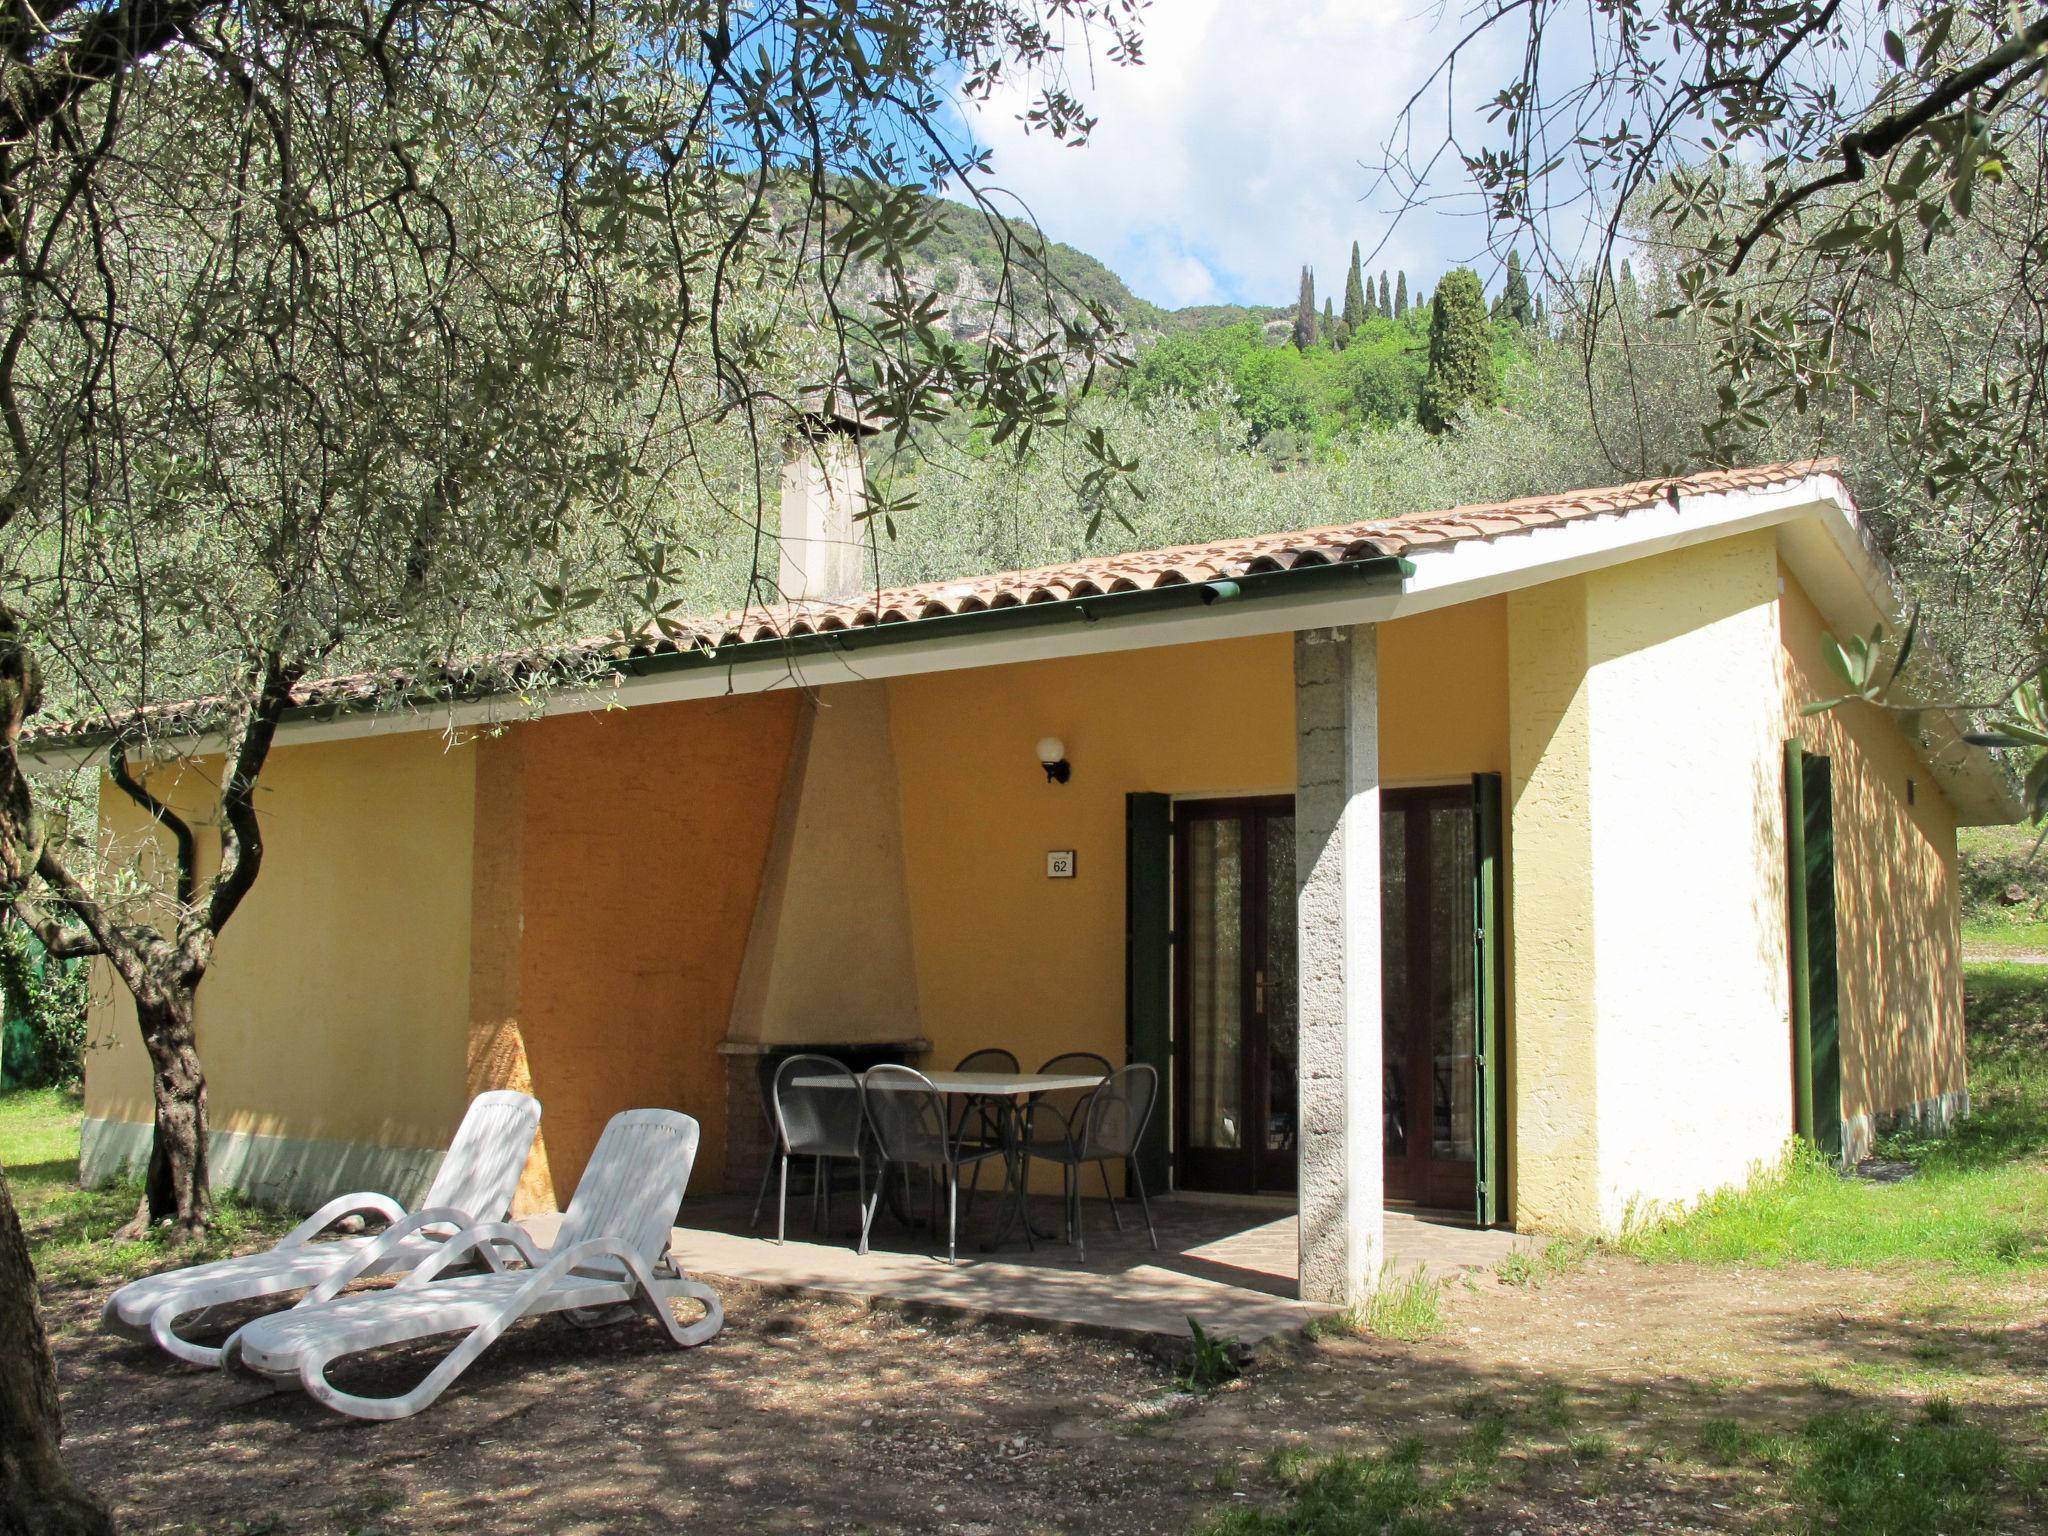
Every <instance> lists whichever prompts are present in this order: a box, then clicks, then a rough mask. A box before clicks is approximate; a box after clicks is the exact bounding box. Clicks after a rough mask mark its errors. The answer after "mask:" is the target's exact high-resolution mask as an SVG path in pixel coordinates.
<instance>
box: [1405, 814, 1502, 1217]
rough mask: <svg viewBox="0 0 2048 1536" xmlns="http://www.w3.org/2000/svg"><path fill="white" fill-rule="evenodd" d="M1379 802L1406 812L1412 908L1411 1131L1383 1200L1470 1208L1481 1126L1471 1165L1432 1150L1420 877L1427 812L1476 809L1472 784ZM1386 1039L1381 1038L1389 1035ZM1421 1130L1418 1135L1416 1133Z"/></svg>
mask: <svg viewBox="0 0 2048 1536" xmlns="http://www.w3.org/2000/svg"><path fill="white" fill-rule="evenodd" d="M1380 803H1381V808H1382V811H1384V810H1385V809H1386V808H1388V807H1389V806H1390V805H1399V806H1401V807H1402V808H1403V809H1404V810H1405V811H1407V812H1408V814H1407V815H1406V816H1405V817H1404V830H1405V835H1406V838H1407V841H1406V843H1405V845H1404V847H1403V850H1402V858H1403V861H1404V862H1405V864H1406V866H1407V872H1408V878H1407V881H1406V899H1407V907H1408V910H1407V912H1406V914H1405V918H1406V920H1405V922H1404V924H1403V933H1404V935H1405V938H1406V951H1407V954H1406V958H1407V974H1408V978H1409V1008H1408V1018H1407V1020H1406V1026H1407V1027H1406V1030H1405V1033H1404V1043H1405V1047H1406V1057H1407V1060H1406V1061H1405V1062H1404V1063H1403V1072H1404V1075H1405V1076H1406V1078H1407V1080H1408V1088H1409V1103H1408V1105H1407V1114H1408V1124H1407V1129H1406V1135H1407V1145H1406V1149H1405V1151H1404V1152H1403V1154H1402V1155H1401V1157H1400V1158H1398V1159H1396V1158H1395V1157H1394V1156H1393V1155H1392V1154H1391V1153H1389V1154H1386V1163H1385V1174H1384V1178H1383V1182H1384V1184H1385V1187H1386V1198H1387V1199H1388V1201H1389V1202H1390V1203H1394V1204H1400V1205H1412V1206H1416V1207H1418V1208H1420V1209H1423V1210H1445V1211H1451V1210H1470V1209H1471V1208H1472V1206H1473V1203H1474V1197H1475V1191H1476V1188H1477V1181H1478V1159H1477V1156H1476V1153H1477V1149H1478V1146H1477V1144H1478V1137H1477V1132H1478V1127H1477V1126H1476V1125H1475V1127H1474V1151H1475V1156H1474V1158H1473V1160H1472V1161H1471V1162H1469V1163H1464V1164H1460V1163H1458V1162H1457V1161H1455V1160H1452V1159H1438V1158H1437V1157H1436V1155H1435V1152H1434V1150H1433V1148H1434V1143H1435V1135H1436V1096H1435V1094H1436V1072H1435V1042H1434V1040H1433V1039H1432V1038H1431V1036H1432V1031H1433V1029H1434V1021H1433V1020H1432V1019H1431V1017H1430V1010H1429V1007H1428V988H1427V985H1426V978H1427V975H1428V971H1429V961H1430V956H1431V952H1432V951H1433V949H1434V948H1435V945H1436V943H1437V939H1438V936H1437V935H1436V934H1434V933H1433V932H1432V931H1431V927H1430V922H1429V918H1430V895H1431V886H1430V884H1429V882H1428V881H1427V880H1422V879H1417V878H1416V877H1417V875H1418V874H1421V875H1427V874H1428V873H1429V859H1428V852H1429V841H1430V830H1429V817H1428V814H1427V813H1428V811H1429V809H1431V808H1432V807H1435V806H1447V807H1450V808H1453V809H1459V810H1464V811H1466V812H1468V813H1469V812H1472V811H1474V810H1475V808H1476V804H1477V801H1476V796H1475V793H1474V789H1473V785H1472V781H1471V780H1470V779H1466V780H1463V781H1458V780H1452V781H1449V782H1446V783H1441V784H1413V785H1403V786H1401V787H1399V788H1382V789H1381V791H1380ZM1417 810H1420V811H1421V812H1422V813H1423V814H1420V815H1417V814H1415V811H1417ZM1478 853H1479V851H1478V848H1477V846H1476V840H1475V847H1474V849H1473V858H1474V861H1475V866H1476V862H1477V859H1478ZM1460 899H1461V900H1462V899H1468V897H1467V893H1466V892H1460ZM1454 958H1463V957H1454ZM1474 985H1475V992H1474V996H1473V1010H1474V1011H1473V1021H1472V1023H1473V1033H1474V1041H1473V1044H1474V1049H1475V1052H1476V1051H1477V1049H1478V1046H1479V1041H1478V1038H1477V1036H1478V1031H1479V1028H1480V1025H1481V1017H1480V1013H1479V999H1478V995H1477V991H1476V986H1477V980H1476V977H1475V982H1474ZM1382 1006H1384V1004H1383V1005H1382ZM1382 1038H1384V1035H1383V1036H1382ZM1418 1061H1420V1062H1423V1063H1424V1064H1425V1065H1426V1066H1428V1068H1429V1070H1428V1071H1427V1072H1426V1073H1425V1074H1424V1079H1425V1081H1424V1083H1423V1084H1422V1085H1421V1086H1423V1087H1425V1088H1426V1089H1427V1090H1428V1092H1427V1096H1426V1097H1425V1098H1424V1099H1423V1100H1422V1102H1421V1106H1420V1113H1419V1114H1418V1110H1417V1104H1416V1102H1415V1089H1416V1087H1417V1084H1416V1083H1415V1081H1414V1077H1415V1074H1414V1072H1413V1071H1412V1070H1411V1069H1412V1068H1413V1067H1414V1065H1415V1063H1416V1062H1418ZM1473 1108H1474V1114H1475V1115H1476V1114H1478V1113H1479V1112H1480V1107H1479V1105H1478V1103H1477V1102H1476V1096H1475V1103H1474V1107H1473ZM1418 1128H1419V1130H1420V1135H1418ZM1382 1135H1383V1136H1384V1128H1383V1129H1382ZM1397 1163H1398V1164H1399V1165H1400V1173H1399V1176H1398V1178H1399V1182H1398V1184H1397V1182H1396V1174H1395V1169H1396V1165H1397ZM1461 1166H1462V1167H1463V1168H1465V1169H1466V1170H1468V1172H1467V1173H1466V1174H1465V1175H1464V1176H1462V1177H1460V1176H1459V1175H1457V1174H1455V1173H1452V1172H1451V1171H1450V1170H1453V1169H1456V1168H1459V1167H1461ZM1397 1188H1398V1190H1399V1193H1398V1194H1397V1193H1396V1190H1397Z"/></svg>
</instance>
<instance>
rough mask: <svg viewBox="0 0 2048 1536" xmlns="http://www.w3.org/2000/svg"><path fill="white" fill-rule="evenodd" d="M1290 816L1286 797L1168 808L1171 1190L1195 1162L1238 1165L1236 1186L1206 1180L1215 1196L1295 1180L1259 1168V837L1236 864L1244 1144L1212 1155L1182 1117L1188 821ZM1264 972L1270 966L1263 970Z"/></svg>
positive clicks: (1187, 1085) (1186, 1070)
mask: <svg viewBox="0 0 2048 1536" xmlns="http://www.w3.org/2000/svg"><path fill="white" fill-rule="evenodd" d="M1293 815H1294V796H1292V795H1231V796H1218V797H1215V798H1212V799H1194V798H1190V799H1186V800H1177V801H1175V802H1174V806H1173V939H1174V945H1173V1018H1174V1029H1173V1094H1172V1098H1173V1102H1172V1113H1173V1149H1174V1157H1173V1161H1174V1185H1175V1187H1176V1188H1188V1187H1190V1186H1189V1184H1188V1182H1187V1176H1188V1173H1189V1172H1190V1168H1191V1165H1193V1164H1195V1163H1196V1162H1200V1163H1201V1164H1203V1165H1204V1166H1205V1167H1214V1166H1216V1165H1217V1164H1221V1163H1226V1162H1228V1161H1231V1160H1236V1161H1240V1162H1242V1164H1243V1168H1242V1170H1238V1171H1241V1174H1242V1177H1241V1178H1239V1179H1236V1180H1235V1181H1232V1180H1229V1179H1222V1178H1217V1179H1211V1178H1208V1177H1206V1176H1205V1177H1204V1178H1203V1180H1202V1186H1201V1187H1202V1188H1203V1189H1204V1190H1205V1191H1207V1192H1211V1193H1219V1194H1263V1193H1291V1192H1292V1191H1293V1189H1294V1188H1295V1182H1294V1181H1292V1180H1290V1181H1288V1182H1287V1183H1286V1185H1285V1186H1284V1187H1283V1186H1281V1185H1279V1184H1277V1183H1274V1182H1270V1181H1269V1178H1268V1176H1267V1173H1266V1170H1265V1168H1264V1167H1263V1166H1262V1165H1264V1164H1266V1163H1268V1161H1269V1159H1270V1157H1271V1154H1269V1153H1268V1152H1267V1151H1266V1146H1265V1141H1266V1110H1267V1105H1266V1103H1265V1099H1266V1091H1267V1080H1268V1077H1269V1076H1270V1072H1271V1058H1270V1056H1269V1054H1268V1051H1267V1039H1266V1029H1265V1015H1264V1013H1263V1011H1262V1010H1259V1009H1258V1008H1256V1006H1255V998H1256V992H1257V983H1256V979H1255V978H1256V973H1257V972H1258V970H1259V969H1260V960H1261V957H1262V952H1263V950H1264V946H1265V938H1266V933H1265V930H1266V926H1267V925H1266V924H1265V923H1264V922H1254V920H1253V913H1254V904H1255V903H1256V905H1257V908H1258V909H1260V910H1261V911H1262V909H1263V907H1264V904H1265V901H1266V885H1265V877H1266V849H1265V841H1264V839H1263V838H1252V839H1245V840H1244V841H1242V842H1241V843H1240V845H1239V864H1240V870H1241V879H1242V882H1243V890H1242V898H1243V899H1242V902H1241V905H1240V910H1239V919H1238V920H1239V925H1240V942H1239V945H1238V1017H1239V1019H1240V1021H1241V1031H1240V1041H1239V1057H1238V1071H1239V1074H1240V1075H1239V1081H1240V1084H1241V1086H1242V1091H1243V1104H1242V1108H1243V1111H1244V1119H1245V1125H1244V1133H1243V1137H1242V1142H1243V1144H1242V1145H1241V1146H1240V1147H1239V1148H1238V1149H1237V1151H1236V1152H1235V1153H1225V1152H1220V1151H1211V1150H1206V1149H1204V1150H1197V1149H1196V1148H1195V1147H1194V1145H1193V1144H1192V1141H1191V1139H1190V1137H1189V1134H1188V1126H1189V1121H1188V1117H1189V1114H1190V1112H1191V1111H1192V1109H1193V1099H1194V1094H1193V1092H1192V1089H1193V1085H1194V1073H1193V1071H1192V1060H1191V1057H1192V1052H1193V1049H1194V1029H1193V1020H1192V1018H1191V1017H1190V1013H1191V1010H1190V1009H1189V1007H1188V1000H1189V999H1190V998H1191V997H1192V996H1193V991H1194V946H1193V944H1191V943H1190V942H1189V935H1190V933H1191V932H1192V930H1193V926H1194V925H1193V921H1192V918H1193V906H1192V882H1190V881H1189V880H1188V878H1187V872H1188V869H1189V840H1190V835H1191V832H1192V828H1193V824H1194V823H1195V822H1197V821H1235V822H1237V824H1238V825H1239V827H1240V828H1242V827H1244V826H1245V825H1246V824H1247V823H1248V822H1249V821H1250V820H1251V819H1253V818H1257V819H1259V820H1261V821H1263V820H1264V819H1265V818H1268V817H1272V816H1288V817H1291V816H1293ZM1267 968H1268V969H1270V966H1268V967H1267ZM1254 1020H1256V1023H1254ZM1295 1142H1296V1152H1297V1155H1298V1154H1299V1146H1300V1134H1299V1130H1298V1128H1297V1132H1296V1137H1295Z"/></svg>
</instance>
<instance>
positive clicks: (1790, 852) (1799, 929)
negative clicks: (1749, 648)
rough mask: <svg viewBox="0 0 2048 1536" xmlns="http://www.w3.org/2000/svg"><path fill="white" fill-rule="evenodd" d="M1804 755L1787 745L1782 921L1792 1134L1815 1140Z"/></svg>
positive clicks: (1800, 750) (1794, 747) (1798, 746)
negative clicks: (1788, 976)
mask: <svg viewBox="0 0 2048 1536" xmlns="http://www.w3.org/2000/svg"><path fill="white" fill-rule="evenodd" d="M1803 755H1804V754H1803V751H1802V749H1801V747H1800V745H1799V743H1798V742H1796V741H1788V742H1786V743H1785V866H1786V898H1787V899H1786V903H1785V909H1786V922H1787V924H1788V926H1789V928H1790V933H1789V938H1790V940H1791V943H1790V951H1791V960H1792V1102H1793V1129H1794V1130H1795V1131H1797V1132H1798V1134H1799V1135H1800V1137H1801V1138H1802V1139H1804V1140H1806V1141H1809V1142H1810V1141H1812V1140H1813V1139H1814V1135H1815V1130H1814V1122H1813V969H1812V953H1811V951H1810V949H1809V947H1808V945H1809V940H1810V935H1809V932H1808V929H1809V921H1808V913H1807V904H1806V776H1805V774H1804V773H1802V772H1801V759H1802V757H1803Z"/></svg>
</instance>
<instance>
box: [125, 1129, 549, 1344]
mask: <svg viewBox="0 0 2048 1536" xmlns="http://www.w3.org/2000/svg"><path fill="white" fill-rule="evenodd" d="M539 1128H540V1101H539V1100H537V1099H535V1098H534V1097H533V1096H532V1095H531V1094H525V1093H513V1092H511V1091H509V1090H504V1089H498V1090H494V1091H492V1092H490V1093H480V1094H478V1095H477V1096H476V1098H475V1099H474V1100H472V1101H471V1103H470V1106H469V1109H468V1111H467V1112H466V1113H465V1114H464V1115H463V1117H462V1125H461V1127H460V1128H459V1129H458V1130H457V1131H456V1133H455V1141H454V1143H453V1144H452V1145H451V1146H450V1147H449V1148H448V1153H447V1155H446V1156H445V1157H443V1158H442V1160H441V1168H440V1171H439V1172H438V1173H436V1174H435V1175H434V1182H433V1184H432V1185H431V1186H430V1187H429V1188H428V1190H427V1196H426V1201H425V1203H424V1204H422V1205H421V1206H420V1208H419V1209H418V1210H416V1211H414V1212H413V1213H412V1214H411V1215H407V1214H406V1211H405V1207H404V1206H402V1205H400V1204H399V1203H398V1202H397V1201H396V1200H393V1199H392V1198H391V1197H390V1196H388V1195H380V1194H375V1193H371V1192H362V1193H357V1194H352V1195H340V1196H337V1197H336V1198H335V1199H332V1200H330V1201H328V1202H327V1203H326V1204H325V1205H323V1206H321V1207H320V1209H319V1210H317V1211H315V1212H314V1213H313V1214H312V1215H311V1216H308V1217H307V1218H306V1219H305V1220H304V1221H302V1222H300V1223H299V1224H298V1225H297V1226H296V1227H294V1228H293V1229H292V1230H291V1231H290V1232H289V1233H287V1234H286V1236H285V1238H284V1240H283V1241H282V1242H280V1243H279V1244H278V1245H277V1246H276V1247H275V1248H269V1249H265V1250H264V1251H263V1252H261V1253H245V1254H243V1255H241V1256H240V1257H239V1258H233V1259H221V1260H219V1261H218V1262H215V1263H211V1264H193V1265H189V1266H188V1267H186V1268H184V1269H172V1270H166V1271H165V1272H164V1273H162V1274H160V1275H148V1276H145V1277H144V1278H142V1279H140V1280H135V1281H131V1282H130V1283H129V1284H127V1285H124V1286H122V1287H121V1288H120V1289H119V1290H118V1291H116V1292H114V1294H113V1295H112V1296H110V1297H109V1298H108V1299H107V1306H106V1311H105V1312H104V1313H102V1314H101V1318H100V1321H101V1323H102V1324H103V1325H104V1326H105V1327H106V1328H108V1329H110V1330H111V1331H113V1332H115V1333H118V1334H122V1335H124V1336H126V1337H128V1338H131V1339H137V1340H140V1341H142V1342H144V1343H148V1342H151V1341H154V1342H155V1343H156V1344H158V1345H160V1346H161V1347H162V1348H164V1349H165V1350H167V1351H169V1352H170V1353H171V1354H173V1355H176V1356H177V1357H178V1358H179V1359H180V1360H185V1361H189V1362H190V1363H191V1364H193V1365H219V1364H220V1351H219V1350H218V1349H209V1348H207V1347H206V1346H205V1345H202V1344H194V1343H193V1342H192V1341H191V1340H189V1339H186V1338H183V1337H181V1336H180V1335H179V1334H178V1333H177V1332H176V1331H175V1325H176V1324H177V1323H178V1322H179V1321H180V1320H181V1319H184V1318H186V1317H189V1316H191V1315H192V1314H194V1313H200V1312H204V1311H206V1310H207V1309H208V1308H211V1307H218V1306H223V1305H225V1304H227V1303H229V1302H235V1301H250V1300H253V1299H255V1298H257V1297H260V1296H281V1295H284V1294H286V1293H288V1292H291V1291H303V1290H306V1289H308V1288H310V1287H314V1286H317V1285H319V1284H320V1283H321V1282H322V1281H323V1280H326V1279H328V1278H329V1277H331V1276H333V1275H335V1274H337V1273H339V1272H341V1271H342V1270H344V1269H348V1268H349V1267H350V1264H351V1261H353V1260H365V1259H368V1258H369V1257H370V1255H372V1254H375V1256H376V1260H375V1267H374V1268H371V1267H369V1266H368V1265H365V1264H359V1265H357V1266H356V1267H355V1268H354V1269H353V1270H352V1271H351V1273H350V1278H351V1279H353V1278H354V1277H355V1275H357V1274H378V1273H383V1272H385V1271H388V1270H393V1269H410V1268H412V1266H413V1265H415V1264H417V1263H419V1262H420V1261H421V1260H423V1259H427V1258H431V1257H433V1256H434V1255H435V1254H437V1253H439V1252H440V1251H441V1250H442V1248H443V1247H444V1246H445V1245H444V1243H443V1238H444V1237H445V1235H446V1234H448V1233H450V1232H453V1231H456V1230H459V1229H461V1228H463V1227H468V1226H472V1225H474V1224H475V1223H477V1222H478V1221H497V1220H498V1219H500V1218H502V1217H503V1216H504V1215H505V1213H506V1212H507V1211H508V1210H509V1209H510V1208H511V1205H512V1193H513V1191H514V1190H516V1189H517V1188H518V1187H519V1175H520V1173H521V1171H522V1170H523V1169H524V1168H525V1167H526V1158H527V1154H528V1153H530V1152H531V1151H532V1150H533V1138H534V1134H535V1132H536V1131H538V1130H539ZM353 1214H369V1215H376V1216H380V1217H382V1218H383V1219H384V1220H385V1221H386V1222H388V1223H389V1224H390V1225H389V1226H388V1227H387V1228H386V1230H385V1231H384V1232H382V1233H380V1234H379V1235H378V1236H376V1237H342V1238H333V1239H330V1240H328V1241H326V1242H318V1243H316V1242H314V1241H313V1239H314V1238H316V1237H318V1236H319V1235H320V1234H321V1233H322V1232H324V1231H326V1230H327V1228H328V1227H330V1226H332V1225H333V1224H334V1223H335V1222H337V1221H339V1220H341V1218H342V1217H344V1216H349V1215H353ZM483 1252H484V1262H485V1263H487V1264H490V1265H492V1266H493V1267H495V1266H496V1263H497V1258H496V1255H495V1253H494V1252H493V1251H492V1250H491V1249H490V1248H488V1247H486V1248H485V1249H484V1251H483Z"/></svg>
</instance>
